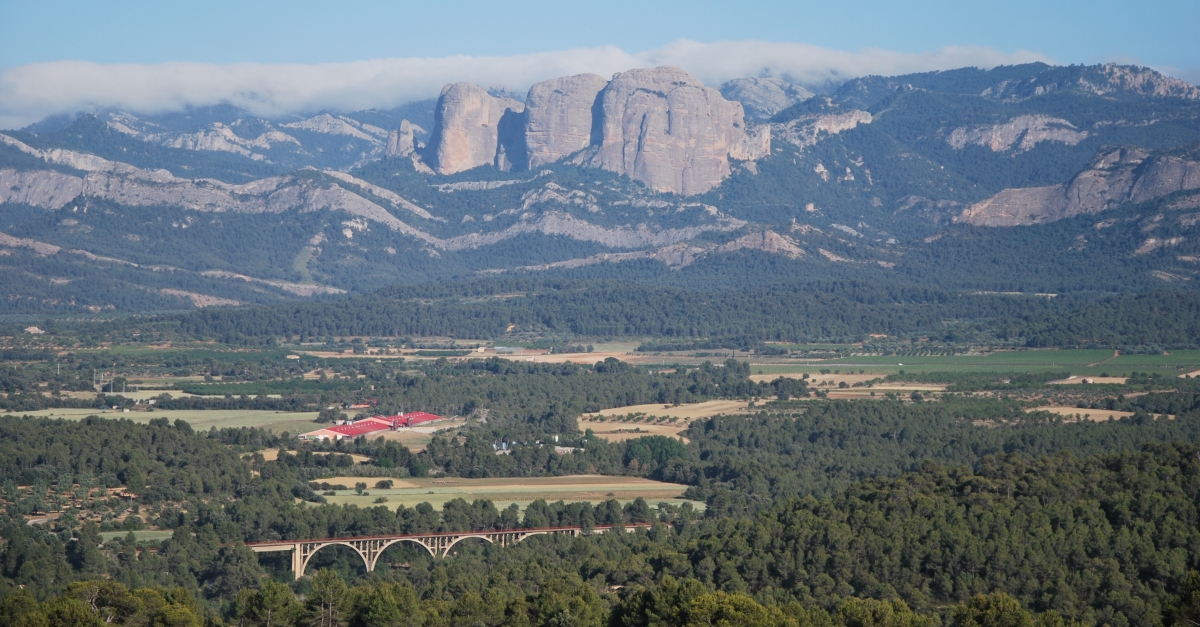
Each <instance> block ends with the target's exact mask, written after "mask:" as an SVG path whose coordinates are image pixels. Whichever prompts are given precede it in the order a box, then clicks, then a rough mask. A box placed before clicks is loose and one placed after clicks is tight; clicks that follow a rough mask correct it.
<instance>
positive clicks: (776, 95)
mask: <svg viewBox="0 0 1200 627" xmlns="http://www.w3.org/2000/svg"><path fill="white" fill-rule="evenodd" d="M721 95H722V96H725V98H726V99H728V100H733V101H736V102H740V103H742V108H743V109H744V110H745V112H746V118H747V119H749V120H754V121H756V122H765V121H767V120H769V119H771V117H772V116H774V115H775V114H776V113H779V112H780V111H783V110H784V109H786V108H788V107H790V106H792V105H794V104H796V103H797V102H804V101H805V100H808V99H809V98H812V97H813V93H812V92H811V91H808V90H807V89H805V88H803V87H801V86H799V85H793V84H792V83H789V82H787V81H785V80H783V79H779V78H735V79H734V80H731V81H729V82H727V83H725V84H724V85H721Z"/></svg>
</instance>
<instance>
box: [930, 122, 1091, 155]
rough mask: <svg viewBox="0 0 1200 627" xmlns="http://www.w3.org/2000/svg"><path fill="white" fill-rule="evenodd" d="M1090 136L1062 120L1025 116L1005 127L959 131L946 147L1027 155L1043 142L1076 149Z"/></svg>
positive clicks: (962, 129) (956, 131) (972, 128)
mask: <svg viewBox="0 0 1200 627" xmlns="http://www.w3.org/2000/svg"><path fill="white" fill-rule="evenodd" d="M1087 136H1088V133H1087V131H1080V130H1077V129H1076V128H1075V125H1073V124H1071V123H1070V122H1068V121H1066V120H1063V119H1061V118H1052V117H1050V116H1048V115H1022V116H1018V117H1015V118H1013V119H1011V120H1009V121H1008V122H1005V123H1004V124H989V125H984V126H975V127H971V128H967V127H959V128H956V129H954V130H953V131H951V132H950V135H949V136H947V137H946V143H948V144H950V145H951V146H953V147H954V148H957V149H959V150H962V149H963V148H966V147H967V146H972V145H974V146H983V147H985V148H989V149H991V151H992V152H1007V151H1009V150H1015V151H1016V152H1027V151H1030V150H1033V148H1034V147H1035V146H1037V145H1038V144H1039V143H1041V142H1059V143H1063V144H1066V145H1068V146H1074V145H1076V144H1078V143H1079V142H1081V141H1083V140H1085V139H1087Z"/></svg>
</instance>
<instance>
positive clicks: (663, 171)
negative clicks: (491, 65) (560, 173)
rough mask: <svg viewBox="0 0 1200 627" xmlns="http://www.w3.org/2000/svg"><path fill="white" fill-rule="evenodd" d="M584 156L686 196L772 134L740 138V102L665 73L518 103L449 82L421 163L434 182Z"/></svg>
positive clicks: (600, 82) (589, 78)
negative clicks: (488, 168) (484, 168)
mask: <svg viewBox="0 0 1200 627" xmlns="http://www.w3.org/2000/svg"><path fill="white" fill-rule="evenodd" d="M395 139H396V144H395V150H396V151H397V152H396V154H399V152H402V151H404V150H408V146H409V145H410V144H409V143H408V141H407V140H406V139H405V138H404V134H403V132H402V131H401V132H399V133H397V134H396V137H395ZM583 151H588V152H587V154H581V156H580V157H578V159H579V161H577V163H582V164H584V165H589V166H592V167H597V168H602V169H605V170H610V171H612V172H617V173H618V174H625V175H628V176H629V177H630V178H633V179H635V180H638V181H641V182H643V183H645V184H646V185H648V186H649V187H650V188H652V189H654V190H656V191H661V192H672V193H676V194H683V195H692V194H700V193H703V192H706V191H708V190H710V189H712V188H713V187H716V186H717V185H718V184H720V182H721V180H722V179H724V178H725V177H726V176H728V175H729V172H730V165H729V159H730V157H732V158H734V159H739V160H754V159H758V158H760V157H762V156H765V155H766V154H768V153H769V152H770V129H769V128H767V127H765V126H763V127H757V128H755V129H754V130H753V131H752V132H749V133H748V132H747V129H746V123H745V120H744V114H743V111H742V106H741V105H740V104H738V103H736V102H731V101H729V100H726V99H725V98H724V97H723V96H722V95H721V93H720V92H719V91H717V90H716V89H713V88H711V87H706V86H705V85H704V83H702V82H700V81H699V80H698V79H696V78H695V77H693V76H691V75H689V74H688V73H687V72H684V71H683V70H682V69H680V68H677V67H671V66H664V67H658V68H651V69H639V70H630V71H629V72H622V73H619V74H617V75H615V76H614V77H613V80H612V81H606V80H605V79H604V78H603V77H601V76H597V75H595V74H579V75H576V76H565V77H561V78H556V79H553V80H549V81H543V82H541V83H538V84H536V85H534V86H533V87H531V88H530V90H529V94H528V96H527V97H526V99H525V102H524V103H520V102H517V101H516V100H512V99H510V98H503V97H497V96H494V95H491V94H489V93H488V91H487V90H485V89H483V88H482V87H478V86H476V85H470V84H468V83H455V84H453V85H447V86H446V88H445V89H443V90H442V96H441V98H440V99H439V100H438V105H437V110H436V113H435V128H434V130H433V137H432V139H431V140H430V144H429V150H427V151H426V160H427V161H428V162H429V165H431V166H432V167H433V169H434V170H435V171H437V173H439V174H454V173H456V172H462V171H464V170H469V169H471V168H474V167H478V166H481V165H487V164H492V165H495V166H496V167H498V168H500V169H501V170H529V169H532V168H535V167H538V166H541V165H545V164H547V163H553V162H555V161H559V160H561V159H564V158H566V157H568V156H570V155H572V154H577V153H583ZM389 154H392V153H391V152H389Z"/></svg>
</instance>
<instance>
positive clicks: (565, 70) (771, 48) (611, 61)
mask: <svg viewBox="0 0 1200 627" xmlns="http://www.w3.org/2000/svg"><path fill="white" fill-rule="evenodd" d="M1032 61H1047V62H1048V61H1049V59H1047V58H1046V57H1044V56H1043V55H1041V54H1038V53H1034V52H1028V51H1023V50H1020V51H1016V52H1009V53H1006V52H1001V51H998V50H995V49H992V48H985V47H946V48H942V49H940V50H935V51H931V52H920V53H906V52H894V51H889V50H880V49H866V50H860V51H858V52H844V51H839V50H832V49H829V48H822V47H819V46H813V45H808V44H800V43H777V42H766V41H727V42H716V43H701V42H696V41H691V40H686V39H681V40H679V41H676V42H674V43H672V44H669V45H667V46H663V47H662V48H657V49H654V50H649V51H645V52H638V53H628V52H625V51H623V50H621V49H619V48H616V47H613V46H604V47H599V48H581V49H573V50H564V51H554V52H540V53H534V54H524V55H513V56H496V57H481V56H451V57H437V58H402V59H376V60H369V61H354V62H349V63H324V64H314V65H292V64H258V63H238V64H228V65H218V64H209V63H187V62H175V63H160V64H153V65H138V64H97V63H91V62H87V61H56V62H50V63H35V64H30V65H23V66H19V67H15V68H9V69H5V70H0V128H8V129H11V128H20V127H22V126H26V125H28V124H31V123H33V122H36V121H38V120H40V119H43V118H45V117H47V116H51V115H59V114H73V113H79V112H87V111H103V110H113V109H115V110H123V111H129V112H132V113H143V114H146V113H162V112H167V111H175V110H182V109H184V108H186V107H189V106H193V107H195V106H207V105H215V104H231V105H235V106H238V107H242V108H245V109H247V110H249V111H251V112H252V113H254V114H255V115H260V116H263V117H268V118H278V117H281V116H286V115H289V114H300V113H310V112H314V111H318V110H322V109H330V110H336V111H353V110H360V109H370V108H391V107H394V106H397V105H399V104H402V103H405V102H409V101H413V100H419V99H423V98H433V97H436V96H437V95H438V93H439V92H440V91H441V88H442V86H443V85H445V84H447V83H451V82H457V81H465V82H470V83H475V84H478V85H486V86H489V87H501V88H505V89H511V90H515V91H524V90H526V89H527V88H528V87H529V86H530V85H532V84H533V83H536V82H538V81H542V80H546V79H549V78H554V77H558V76H566V75H572V74H579V73H582V72H593V73H596V74H600V75H602V76H611V75H612V74H613V73H615V72H621V71H625V70H629V69H632V68H637V67H650V66H657V65H677V66H679V67H682V68H683V69H684V70H686V71H688V72H689V73H691V74H692V75H694V76H696V77H698V78H700V79H701V80H703V81H704V82H705V83H707V84H709V85H717V84H720V83H722V82H724V81H726V80H729V79H732V78H740V77H744V76H775V77H781V78H786V79H788V80H791V81H793V82H796V83H800V84H804V85H808V86H821V85H825V84H829V83H838V82H841V81H844V80H846V79H850V78H854V77H857V76H865V75H869V74H882V75H894V74H904V73H909V72H921V71H929V70H944V69H952V68H958V67H965V66H976V67H981V68H991V67H995V66H997V65H1006V64H1014V63H1028V62H1032Z"/></svg>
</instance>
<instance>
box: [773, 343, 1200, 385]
mask: <svg viewBox="0 0 1200 627" xmlns="http://www.w3.org/2000/svg"><path fill="white" fill-rule="evenodd" d="M1198 368H1200V350H1178V351H1170V352H1169V353H1168V354H1162V355H1122V354H1115V352H1114V351H1111V350H1095V349H1066V350H1057V349H1047V350H1005V351H994V352H991V353H987V354H976V355H903V356H902V355H887V356H884V355H856V356H850V357H840V358H834V359H822V360H804V361H798V362H796V363H779V362H776V361H773V362H770V363H767V362H763V363H759V362H753V363H751V371H752V372H753V373H755V375H764V376H767V378H769V376H770V375H774V376H778V375H781V374H791V373H795V374H800V373H809V374H810V375H813V374H820V372H821V371H822V370H830V371H832V372H831V373H830V374H833V373H835V372H837V371H841V372H840V373H838V374H845V375H859V374H866V375H872V376H886V375H889V374H895V373H898V372H900V371H901V370H904V371H906V372H908V373H913V372H939V371H941V372H944V371H956V372H995V373H1006V372H1031V373H1032V372H1069V373H1071V374H1072V375H1075V376H1081V377H1082V376H1088V377H1100V376H1105V375H1109V376H1122V377H1123V376H1128V375H1129V374H1130V373H1131V372H1132V371H1135V370H1136V371H1139V372H1159V373H1160V374H1163V375H1169V376H1176V375H1179V374H1182V373H1186V372H1190V371H1193V370H1196V369H1198ZM860 370H861V371H863V372H862V373H860V372H859V371H860Z"/></svg>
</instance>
